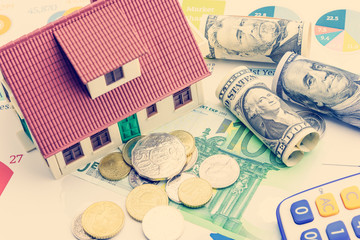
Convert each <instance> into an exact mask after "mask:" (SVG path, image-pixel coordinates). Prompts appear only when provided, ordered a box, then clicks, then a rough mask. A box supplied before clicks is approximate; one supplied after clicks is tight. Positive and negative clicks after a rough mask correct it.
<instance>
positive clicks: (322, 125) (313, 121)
mask: <svg viewBox="0 0 360 240" xmlns="http://www.w3.org/2000/svg"><path fill="white" fill-rule="evenodd" d="M296 113H297V114H299V116H301V117H302V118H303V119H304V120H305V121H306V122H307V123H309V124H310V126H312V127H313V128H314V129H315V130H316V131H317V132H318V133H319V135H320V137H322V136H323V135H324V132H325V129H326V122H325V119H324V118H323V117H322V116H320V115H319V114H317V113H315V112H312V111H297V112H296Z"/></svg>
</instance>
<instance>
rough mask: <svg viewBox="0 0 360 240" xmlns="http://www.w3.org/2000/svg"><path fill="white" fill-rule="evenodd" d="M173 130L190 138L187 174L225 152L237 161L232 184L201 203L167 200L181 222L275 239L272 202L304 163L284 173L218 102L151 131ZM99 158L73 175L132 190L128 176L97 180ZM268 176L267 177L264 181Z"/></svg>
mask: <svg viewBox="0 0 360 240" xmlns="http://www.w3.org/2000/svg"><path fill="white" fill-rule="evenodd" d="M174 130H185V131H188V132H190V133H191V134H192V135H193V136H194V137H195V142H196V147H197V149H198V152H199V155H198V160H197V162H196V164H195V165H194V166H193V167H192V168H191V169H189V170H188V171H187V172H190V173H193V174H196V175H198V172H199V167H200V165H201V163H202V162H203V161H204V160H205V159H206V158H207V157H209V156H212V155H215V154H227V155H229V156H231V157H233V158H234V159H235V160H236V161H237V162H238V163H239V166H240V176H239V178H238V180H237V181H236V182H235V183H234V184H233V185H231V186H229V187H227V188H224V189H217V190H214V193H213V197H212V199H211V200H210V201H209V202H208V203H207V204H206V205H205V206H204V207H201V208H198V209H191V208H187V207H185V206H183V205H181V204H177V203H175V202H171V201H170V204H171V205H172V206H174V207H176V208H178V209H180V210H181V211H182V213H183V215H184V217H185V219H186V220H187V221H190V222H192V223H194V224H197V225H200V226H202V227H205V228H207V229H209V230H210V231H212V232H217V233H220V234H223V235H224V236H227V237H230V238H233V239H252V240H254V239H255V240H256V239H279V238H280V235H279V233H278V232H277V231H276V229H277V225H276V215H275V210H276V206H277V204H278V203H279V202H280V201H281V200H282V199H283V198H285V197H286V196H288V195H289V194H290V193H289V190H292V189H293V187H291V185H290V186H289V185H288V184H287V183H288V182H287V181H283V180H284V178H288V179H290V176H301V174H302V173H303V172H304V170H301V169H303V167H301V166H302V165H306V162H307V161H304V162H305V163H304V164H303V163H302V164H299V167H298V170H297V171H296V172H297V175H296V174H294V173H293V172H292V171H290V172H289V171H288V170H289V169H290V168H288V167H286V166H285V165H284V164H283V163H282V161H281V160H280V159H279V158H277V157H276V156H275V155H274V154H273V153H272V152H271V151H270V150H269V149H268V148H267V147H266V146H265V145H264V144H263V143H262V142H261V141H260V140H259V139H258V138H257V137H256V136H255V135H254V134H253V133H252V132H251V131H249V129H247V128H246V127H245V125H243V124H242V123H241V122H239V120H238V119H237V118H236V117H235V116H234V115H232V114H231V113H230V112H229V111H228V110H227V109H225V108H224V107H222V106H221V105H217V106H210V105H202V106H200V107H198V108H197V109H195V110H193V111H192V112H190V113H188V114H186V115H184V116H183V117H181V118H179V119H177V120H175V121H173V122H171V123H169V124H167V125H164V126H163V127H161V128H160V129H157V130H156V132H170V131H174ZM120 149H121V147H120ZM99 161H100V160H98V161H95V162H92V163H89V164H88V165H86V166H84V167H83V168H81V169H79V170H78V171H76V172H75V173H74V175H75V176H77V177H80V178H82V179H85V180H87V181H89V182H92V183H94V184H97V185H100V186H102V187H104V188H108V189H110V190H112V191H115V192H117V193H119V194H122V195H124V196H126V195H127V194H128V193H129V191H131V189H132V188H131V186H130V185H129V183H128V179H126V178H125V179H123V180H121V181H108V180H106V179H104V178H102V176H101V175H100V174H99V172H98V170H97V166H98V164H99ZM282 171H283V172H282ZM278 174H280V177H278ZM269 175H271V176H272V177H271V179H267V178H268V176H269ZM292 178H293V179H294V180H295V182H296V181H299V178H296V177H292ZM269 180H270V181H269ZM289 181H290V180H289ZM159 184H165V183H164V182H160V183H159ZM296 184H298V183H296ZM298 185H299V184H298Z"/></svg>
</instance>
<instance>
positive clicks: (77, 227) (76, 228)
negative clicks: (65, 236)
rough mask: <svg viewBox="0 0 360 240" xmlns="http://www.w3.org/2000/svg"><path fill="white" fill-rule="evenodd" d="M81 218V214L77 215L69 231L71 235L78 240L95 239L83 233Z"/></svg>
mask: <svg viewBox="0 0 360 240" xmlns="http://www.w3.org/2000/svg"><path fill="white" fill-rule="evenodd" d="M81 217H82V213H81V214H79V215H78V216H77V217H76V218H75V219H74V221H73V224H72V226H71V231H72V233H73V235H74V236H75V237H76V238H77V239H79V240H92V239H96V238H93V237H91V236H90V235H89V234H87V233H86V232H85V231H84V228H83V227H82V225H81Z"/></svg>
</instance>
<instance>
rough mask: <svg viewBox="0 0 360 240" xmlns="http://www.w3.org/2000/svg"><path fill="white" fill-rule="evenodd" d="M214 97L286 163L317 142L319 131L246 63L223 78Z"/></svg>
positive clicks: (292, 162)
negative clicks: (275, 92) (261, 79)
mask: <svg viewBox="0 0 360 240" xmlns="http://www.w3.org/2000/svg"><path fill="white" fill-rule="evenodd" d="M216 96H217V97H218V98H219V99H220V100H221V101H222V103H223V104H224V105H225V106H226V107H227V108H228V109H229V110H230V111H231V112H232V113H233V114H234V115H235V116H236V117H237V118H238V119H239V120H240V121H241V122H242V123H243V124H245V125H246V126H247V127H248V128H249V129H250V130H251V131H252V132H253V133H254V134H255V135H256V136H257V137H258V138H259V139H260V140H261V141H262V142H263V143H264V144H265V145H266V146H267V147H268V148H270V150H271V151H272V152H273V153H274V154H275V155H276V156H277V157H278V158H280V159H281V160H282V161H283V162H284V163H285V164H286V165H287V166H293V165H295V164H296V163H298V162H299V161H300V160H301V159H302V158H303V155H304V152H309V151H311V150H312V149H313V148H314V147H315V146H316V145H317V143H318V141H319V133H318V132H317V131H316V130H315V129H314V128H313V127H311V125H310V124H309V123H307V122H306V121H305V120H304V119H303V118H302V117H300V116H299V115H298V114H297V113H296V112H295V111H293V110H292V109H291V108H290V107H289V106H288V105H287V104H286V103H285V102H284V101H283V100H281V99H280V98H279V97H278V96H276V94H274V93H273V92H271V90H270V89H269V88H268V87H267V86H266V85H265V84H264V83H263V82H261V81H260V79H258V78H257V77H256V76H255V75H254V74H253V73H252V72H251V71H250V70H249V69H248V68H247V67H245V66H240V67H238V68H235V69H234V70H233V71H231V72H230V73H228V74H227V75H226V76H225V77H224V79H223V80H222V81H221V82H220V84H219V86H218V87H217V89H216Z"/></svg>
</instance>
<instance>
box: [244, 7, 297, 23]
mask: <svg viewBox="0 0 360 240" xmlns="http://www.w3.org/2000/svg"><path fill="white" fill-rule="evenodd" d="M249 16H256V17H274V18H283V19H289V20H297V21H298V20H300V18H299V16H298V15H297V14H296V13H294V12H293V11H291V10H290V9H288V8H284V7H279V6H267V7H262V8H259V9H256V10H255V11H253V12H251V13H250V14H249Z"/></svg>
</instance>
